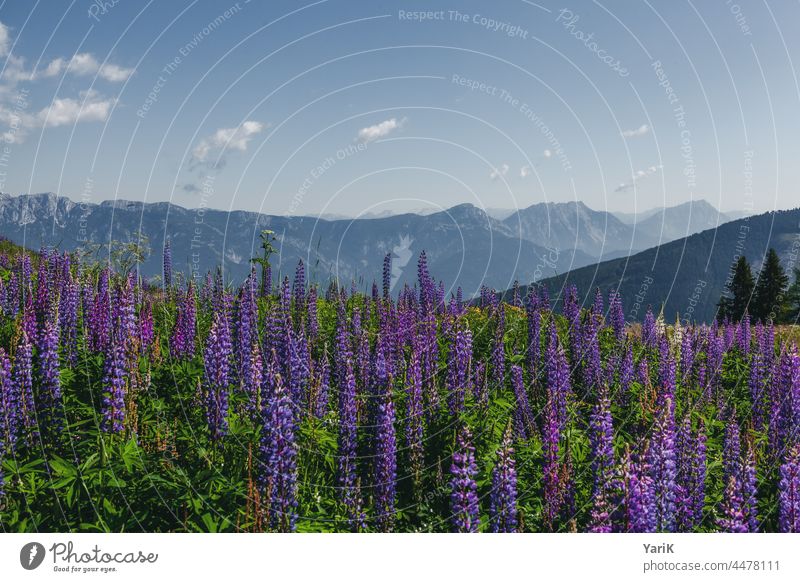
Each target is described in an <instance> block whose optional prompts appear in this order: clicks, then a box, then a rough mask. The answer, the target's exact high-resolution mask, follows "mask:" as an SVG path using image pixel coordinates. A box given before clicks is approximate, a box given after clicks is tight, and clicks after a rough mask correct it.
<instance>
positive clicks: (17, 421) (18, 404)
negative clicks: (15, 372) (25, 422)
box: [0, 347, 22, 451]
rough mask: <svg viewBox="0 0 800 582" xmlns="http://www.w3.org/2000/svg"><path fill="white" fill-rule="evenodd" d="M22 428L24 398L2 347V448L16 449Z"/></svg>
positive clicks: (0, 396)
mask: <svg viewBox="0 0 800 582" xmlns="http://www.w3.org/2000/svg"><path fill="white" fill-rule="evenodd" d="M21 426H22V398H21V394H20V393H19V388H18V386H17V385H16V384H15V383H14V381H13V380H12V377H11V360H9V359H8V356H7V355H6V351H5V350H4V349H3V348H1V347H0V447H2V446H3V443H8V448H9V449H10V450H12V451H13V450H15V449H16V444H17V438H18V437H19V434H20V429H21Z"/></svg>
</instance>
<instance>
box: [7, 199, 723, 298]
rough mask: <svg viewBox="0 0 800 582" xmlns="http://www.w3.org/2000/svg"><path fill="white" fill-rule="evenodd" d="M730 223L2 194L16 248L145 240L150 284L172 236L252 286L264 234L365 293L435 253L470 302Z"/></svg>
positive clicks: (692, 217)
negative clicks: (386, 269) (287, 212)
mask: <svg viewBox="0 0 800 582" xmlns="http://www.w3.org/2000/svg"><path fill="white" fill-rule="evenodd" d="M727 219H728V218H727V216H725V215H724V214H722V213H719V212H718V211H717V210H716V209H714V208H713V206H711V205H710V204H708V203H707V202H705V201H702V200H701V201H694V202H691V203H686V204H682V205H679V206H675V207H671V208H663V209H656V210H655V211H654V212H651V213H649V214H648V215H646V216H645V215H638V216H636V217H635V219H634V220H633V221H632V222H631V223H628V224H626V223H625V222H623V221H622V220H620V219H619V218H618V217H616V216H615V215H614V214H612V213H609V212H605V211H597V210H592V209H591V208H589V207H588V206H586V205H585V204H583V203H582V202H566V203H542V204H535V205H533V206H530V207H528V208H524V209H521V210H517V211H515V212H513V213H511V214H510V215H508V216H506V217H505V218H503V219H502V220H501V219H498V218H495V217H493V216H490V215H489V214H487V212H485V211H484V210H481V209H479V208H477V207H475V206H473V205H471V204H461V205H458V206H455V207H453V208H450V209H448V210H445V211H441V212H434V213H428V214H416V213H406V214H397V215H387V216H380V217H369V218H359V219H349V218H343V219H338V220H328V219H321V218H316V217H308V216H271V215H266V214H259V213H254V212H247V211H230V212H228V211H221V210H213V209H210V208H197V209H187V208H183V207H181V206H177V205H175V204H171V203H167V202H154V203H143V202H131V201H124V200H116V201H106V202H101V203H99V204H95V203H76V202H74V201H72V200H70V199H69V198H66V197H63V196H57V195H55V194H52V193H45V194H30V195H27V194H26V195H20V196H10V195H0V233H1V234H3V235H4V236H6V237H7V238H9V239H10V240H12V241H13V242H15V243H18V244H22V245H24V246H26V247H28V248H32V249H36V248H39V247H41V246H57V247H58V248H61V249H64V250H69V251H74V250H77V249H81V248H89V247H94V248H98V247H99V250H98V252H99V254H100V255H102V254H103V252H104V251H103V249H104V248H107V245H108V243H109V241H112V240H113V241H122V242H128V241H135V240H138V238H139V235H140V234H141V235H143V236H144V237H146V239H147V241H148V244H149V246H150V248H151V250H152V252H151V253H150V255H149V256H148V257H147V258H146V260H145V261H144V263H143V264H142V265H141V266H140V270H141V272H142V274H143V275H144V276H148V277H152V276H155V275H160V274H161V270H162V264H161V262H162V258H161V249H162V248H163V246H164V242H165V240H166V239H167V238H169V240H170V244H171V247H172V255H173V263H174V264H175V269H176V270H179V271H184V272H190V271H194V272H199V273H201V274H202V273H205V272H206V271H208V270H214V269H216V268H217V267H222V268H223V270H224V272H225V274H226V276H228V277H231V278H233V279H235V280H240V279H241V278H243V277H245V276H246V274H247V273H248V272H249V269H250V258H251V257H254V256H257V255H258V254H259V251H260V248H259V243H260V241H259V233H260V232H261V230H263V229H270V230H273V231H275V233H276V234H277V236H278V239H279V244H278V248H279V249H280V253H279V255H277V256H276V257H274V258H273V264H274V266H275V267H276V268H277V269H278V270H279V271H280V272H282V273H284V274H291V273H292V272H293V271H294V268H295V265H296V264H297V262H298V260H300V259H302V260H303V261H304V262H305V264H306V269H307V272H308V276H309V278H311V279H312V280H316V281H320V282H326V281H327V280H329V279H330V278H332V277H335V278H338V280H340V281H344V282H349V281H355V282H356V284H357V285H358V286H360V287H361V288H364V287H366V286H369V285H370V284H371V283H372V281H373V280H375V279H378V278H380V274H381V268H382V262H383V257H384V256H385V254H386V253H392V255H393V273H392V285H393V287H394V288H397V286H398V285H400V286H402V285H403V284H404V283H410V284H413V283H414V281H415V279H416V259H417V256H418V255H419V252H420V251H422V250H425V251H426V254H427V257H428V264H429V268H430V271H431V273H433V274H434V275H435V276H436V277H437V278H439V279H441V280H443V281H445V283H446V284H447V285H449V286H450V287H449V288H448V290H450V291H453V290H455V288H456V287H457V286H461V287H462V288H463V291H464V294H465V296H472V295H475V294H476V293H477V292H478V291H479V289H480V286H481V285H487V286H490V287H495V288H498V289H507V288H509V287H511V286H512V284H513V282H514V281H515V280H519V281H521V282H533V281H540V280H542V279H545V278H548V277H552V276H555V275H559V274H564V273H566V272H568V271H572V272H574V273H578V272H579V271H576V269H580V268H581V267H586V266H588V265H595V264H597V263H598V262H602V261H603V260H607V259H615V258H618V257H628V256H629V255H631V254H635V253H637V252H639V251H641V250H644V249H648V248H651V247H654V246H656V245H659V244H663V243H664V242H668V241H673V240H675V239H677V238H679V237H681V236H685V235H687V234H693V233H696V232H699V231H702V230H705V229H707V228H712V227H715V226H717V224H718V223H722V222H725V221H726V220H727ZM592 268H594V267H592Z"/></svg>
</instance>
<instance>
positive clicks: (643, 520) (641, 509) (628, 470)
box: [621, 451, 656, 533]
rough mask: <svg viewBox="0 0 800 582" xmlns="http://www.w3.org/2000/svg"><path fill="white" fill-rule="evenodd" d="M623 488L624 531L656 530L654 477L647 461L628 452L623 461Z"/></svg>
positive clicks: (642, 531)
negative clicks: (642, 460) (650, 472)
mask: <svg viewBox="0 0 800 582" xmlns="http://www.w3.org/2000/svg"><path fill="white" fill-rule="evenodd" d="M621 473H622V474H621V481H622V489H623V503H622V507H623V511H622V513H623V517H622V522H623V523H622V531H624V532H634V533H651V532H655V531H656V520H655V514H656V505H655V496H654V493H653V479H652V478H651V477H650V475H649V469H648V467H647V464H646V463H643V462H641V460H639V459H638V458H635V457H634V455H632V454H631V452H630V451H628V452H626V454H625V458H624V460H623V462H622V471H621Z"/></svg>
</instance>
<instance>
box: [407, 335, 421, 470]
mask: <svg viewBox="0 0 800 582" xmlns="http://www.w3.org/2000/svg"><path fill="white" fill-rule="evenodd" d="M405 391H406V445H407V446H408V449H409V456H410V458H411V466H412V470H413V471H414V474H415V476H416V477H417V478H418V477H419V475H420V474H421V472H422V466H423V460H424V459H423V455H424V446H423V438H424V431H425V424H424V422H425V418H424V410H423V406H424V405H423V397H422V367H421V365H420V360H419V350H417V349H416V346H412V349H411V358H410V360H409V363H408V367H407V368H406V377H405Z"/></svg>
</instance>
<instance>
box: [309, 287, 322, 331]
mask: <svg viewBox="0 0 800 582" xmlns="http://www.w3.org/2000/svg"><path fill="white" fill-rule="evenodd" d="M306 326H307V331H308V337H309V338H310V339H311V340H316V339H317V336H318V335H319V315H318V305H317V287H316V285H312V286H311V287H309V289H308V294H307V296H306Z"/></svg>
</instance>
